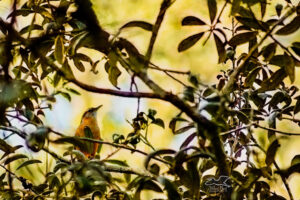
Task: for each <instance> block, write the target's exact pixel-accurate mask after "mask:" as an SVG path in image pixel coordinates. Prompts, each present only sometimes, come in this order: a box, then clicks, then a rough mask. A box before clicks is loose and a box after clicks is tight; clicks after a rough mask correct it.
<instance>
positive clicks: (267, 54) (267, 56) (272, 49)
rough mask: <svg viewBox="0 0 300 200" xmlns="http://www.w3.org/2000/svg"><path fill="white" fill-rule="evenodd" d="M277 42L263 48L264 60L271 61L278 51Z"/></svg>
mask: <svg viewBox="0 0 300 200" xmlns="http://www.w3.org/2000/svg"><path fill="white" fill-rule="evenodd" d="M276 47H277V44H276V43H275V42H273V43H270V44H268V45H267V46H265V47H264V48H263V50H262V56H263V57H264V61H270V60H271V59H272V58H273V56H274V55H275V53H276Z"/></svg>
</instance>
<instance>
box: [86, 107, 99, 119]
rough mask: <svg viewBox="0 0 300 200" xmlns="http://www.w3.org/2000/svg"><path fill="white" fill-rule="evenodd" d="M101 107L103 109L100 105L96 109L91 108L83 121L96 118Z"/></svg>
mask: <svg viewBox="0 0 300 200" xmlns="http://www.w3.org/2000/svg"><path fill="white" fill-rule="evenodd" d="M101 107H102V105H99V106H97V107H94V108H89V109H88V110H87V111H85V113H83V115H82V119H84V118H89V117H96V116H97V111H98V110H99V108H101Z"/></svg>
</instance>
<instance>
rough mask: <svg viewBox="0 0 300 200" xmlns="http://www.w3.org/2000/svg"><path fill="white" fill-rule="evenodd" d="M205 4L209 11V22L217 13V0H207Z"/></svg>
mask: <svg viewBox="0 0 300 200" xmlns="http://www.w3.org/2000/svg"><path fill="white" fill-rule="evenodd" d="M207 6H208V11H209V18H210V21H211V23H213V21H214V20H215V18H216V15H217V1H216V0H207Z"/></svg>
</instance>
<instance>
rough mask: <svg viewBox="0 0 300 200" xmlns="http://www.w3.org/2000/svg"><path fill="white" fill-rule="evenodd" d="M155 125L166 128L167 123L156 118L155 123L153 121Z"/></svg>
mask: <svg viewBox="0 0 300 200" xmlns="http://www.w3.org/2000/svg"><path fill="white" fill-rule="evenodd" d="M152 123H153V124H156V125H158V126H160V127H162V128H165V123H164V121H163V120H162V119H160V118H156V119H155V120H154V121H152Z"/></svg>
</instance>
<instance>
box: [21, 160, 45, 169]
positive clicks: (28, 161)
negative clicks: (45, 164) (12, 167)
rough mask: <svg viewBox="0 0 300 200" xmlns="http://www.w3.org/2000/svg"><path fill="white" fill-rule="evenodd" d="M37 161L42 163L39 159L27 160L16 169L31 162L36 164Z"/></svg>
mask: <svg viewBox="0 0 300 200" xmlns="http://www.w3.org/2000/svg"><path fill="white" fill-rule="evenodd" d="M37 163H42V161H40V160H27V161H25V162H23V163H22V164H21V165H20V166H19V167H18V168H17V170H19V169H21V168H22V167H25V166H28V165H32V164H37Z"/></svg>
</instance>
